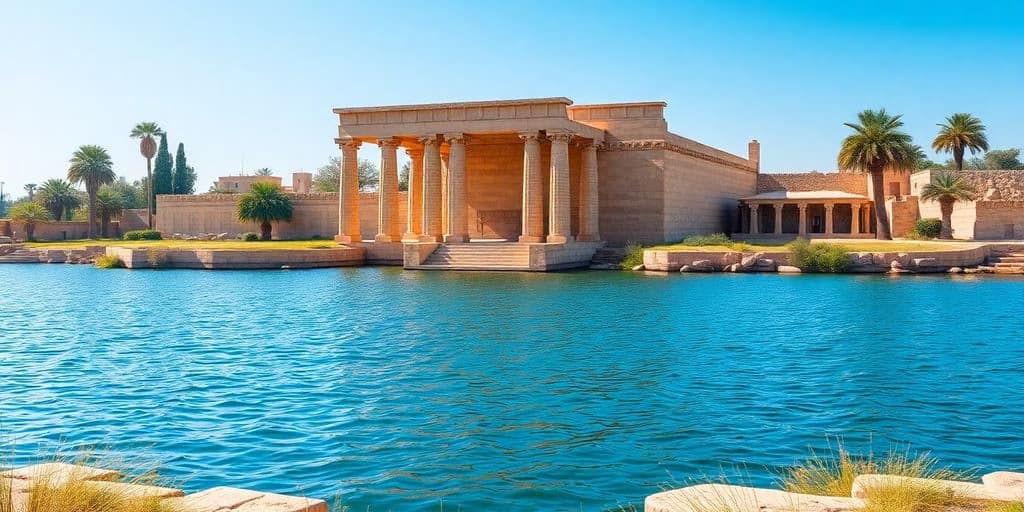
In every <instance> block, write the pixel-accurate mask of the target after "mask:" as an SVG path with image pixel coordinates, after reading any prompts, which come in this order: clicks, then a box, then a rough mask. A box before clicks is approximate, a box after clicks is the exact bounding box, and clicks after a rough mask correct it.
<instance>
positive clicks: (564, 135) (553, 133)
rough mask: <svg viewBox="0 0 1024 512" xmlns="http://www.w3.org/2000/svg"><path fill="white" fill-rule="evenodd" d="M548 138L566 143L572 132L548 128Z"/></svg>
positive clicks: (569, 139) (570, 138)
mask: <svg viewBox="0 0 1024 512" xmlns="http://www.w3.org/2000/svg"><path fill="white" fill-rule="evenodd" d="M547 135H548V140H550V141H551V142H564V143H566V144H568V143H569V141H571V140H572V137H573V134H572V133H571V132H567V131H562V130H549V131H548V132H547Z"/></svg>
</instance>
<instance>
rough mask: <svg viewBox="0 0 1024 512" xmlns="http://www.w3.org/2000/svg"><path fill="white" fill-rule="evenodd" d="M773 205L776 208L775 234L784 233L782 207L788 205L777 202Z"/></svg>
mask: <svg viewBox="0 0 1024 512" xmlns="http://www.w3.org/2000/svg"><path fill="white" fill-rule="evenodd" d="M773 206H774V208H775V234H776V235H781V234H782V208H783V207H784V206H786V205H784V204H782V203H775V204H774V205H773Z"/></svg>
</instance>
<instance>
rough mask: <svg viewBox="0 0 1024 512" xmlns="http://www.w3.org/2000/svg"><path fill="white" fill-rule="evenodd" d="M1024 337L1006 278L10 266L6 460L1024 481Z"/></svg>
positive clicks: (420, 492) (526, 504) (547, 486)
mask: <svg viewBox="0 0 1024 512" xmlns="http://www.w3.org/2000/svg"><path fill="white" fill-rule="evenodd" d="M1022 328H1024V281H1020V280H1012V279H997V278H992V277H985V278H979V279H973V278H969V277H956V278H950V277H945V276H940V277H910V278H899V279H890V278H885V277H879V276H867V277H858V276H797V277H792V276H788V277H787V276H777V275H733V274H716V275H679V274H672V275H642V274H635V273H615V272H578V273H558V274H548V275H533V274H473V273H430V272H404V271H401V270H398V269H391V268H387V269H381V268H362V269H331V270H312V271H280V272H278V271H268V272H241V271H239V272H227V271H225V272H204V271H124V270H107V271H104V270H97V269H93V268H87V267H77V266H67V265H7V266H2V267H0V432H2V433H3V441H2V444H3V446H2V447H0V449H3V450H4V451H5V452H6V453H11V452H14V453H15V454H16V455H15V458H16V459H17V460H16V461H15V462H19V463H21V462H27V461H28V459H30V458H31V457H33V456H35V455H37V454H38V453H41V452H46V451H49V450H52V449H55V448H57V447H62V448H64V449H65V450H67V448H68V447H69V446H72V447H73V446H77V445H78V444H79V443H95V444H99V445H101V446H104V447H106V449H107V450H109V451H110V452H111V453H113V454H137V453H142V454H144V455H145V457H147V458H148V459H149V460H152V461H155V462H159V463H160V464H161V465H162V467H163V472H164V473H165V474H167V475H169V476H171V477H175V478H179V479H182V480H181V481H182V482H183V485H184V486H185V487H186V489H188V490H198V489H201V488H205V487H209V486H213V485H233V486H243V487H254V488H259V489H263V490H268V491H277V492H284V493H293V494H294V493H299V494H305V495H310V496H317V497H332V496H335V495H337V494H339V493H340V494H341V495H342V496H343V499H344V501H345V503H347V504H350V505H353V506H354V507H353V509H354V510H358V511H362V510H366V506H367V505H371V504H372V505H373V510H389V509H390V510H438V509H439V506H438V504H439V503H440V502H441V501H442V500H443V502H444V504H445V509H446V510H447V509H449V507H450V509H451V510H456V509H457V508H458V507H460V506H461V508H462V510H482V509H491V510H494V509H501V508H506V509H509V508H514V509H521V510H603V509H606V508H612V507H615V506H617V505H618V504H625V503H629V502H635V503H639V502H640V501H641V500H642V498H643V497H644V496H645V495H647V494H650V493H652V492H656V491H657V490H659V489H660V487H661V486H662V485H665V484H669V483H670V482H673V481H677V482H680V481H682V482H685V481H686V480H687V479H689V478H695V477H701V476H702V475H718V474H719V473H720V472H723V471H724V472H727V473H732V472H736V471H738V472H739V473H740V474H742V478H743V479H744V480H745V481H748V482H751V483H755V484H771V482H772V472H773V471H777V470H778V469H779V468H781V467H783V466H785V465H786V464H789V463H791V462H793V461H794V460H795V459H797V458H799V457H800V456H802V455H804V454H806V452H807V448H808V447H809V446H813V447H817V448H819V449H820V448H821V447H823V446H825V444H826V441H827V439H826V438H827V436H829V435H837V434H838V435H843V436H845V438H846V440H847V442H848V444H851V445H853V446H854V447H858V446H861V447H862V446H866V444H867V443H868V442H869V440H870V441H872V442H873V445H874V446H875V448H876V450H879V449H885V448H886V447H887V446H888V445H889V443H890V442H891V441H899V442H909V443H912V445H913V447H915V448H918V449H927V450H932V451H933V453H934V454H935V455H936V456H938V457H940V458H942V459H943V460H944V461H947V462H949V463H952V464H954V465H957V466H959V467H965V466H979V467H981V468H982V469H983V470H984V469H1016V470H1021V469H1024V343H1022V342H1021V341H1022V340H1021V336H1022V334H1021V333H1022ZM15 445H17V448H15V447H14V446H15ZM736 466H741V468H740V469H736Z"/></svg>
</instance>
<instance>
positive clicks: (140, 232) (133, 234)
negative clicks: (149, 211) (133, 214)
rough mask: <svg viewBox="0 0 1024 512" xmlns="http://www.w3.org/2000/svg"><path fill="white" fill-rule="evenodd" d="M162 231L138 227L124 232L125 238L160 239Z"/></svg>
mask: <svg viewBox="0 0 1024 512" xmlns="http://www.w3.org/2000/svg"><path fill="white" fill-rule="evenodd" d="M161 238H163V237H162V236H160V232H159V231H157V230H155V229H137V230H135V231H128V232H126V233H125V234H124V239H125V240H160V239H161Z"/></svg>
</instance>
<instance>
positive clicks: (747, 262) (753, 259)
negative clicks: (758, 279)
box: [740, 252, 764, 270]
mask: <svg viewBox="0 0 1024 512" xmlns="http://www.w3.org/2000/svg"><path fill="white" fill-rule="evenodd" d="M763 257H764V253H763V252H756V253H754V254H751V255H750V256H744V257H743V259H742V260H740V268H742V269H743V270H747V269H749V268H751V267H753V266H754V265H757V260H759V259H761V258H763Z"/></svg>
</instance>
